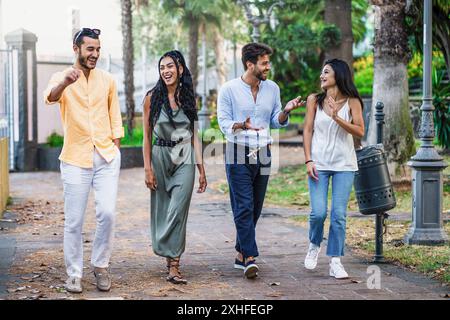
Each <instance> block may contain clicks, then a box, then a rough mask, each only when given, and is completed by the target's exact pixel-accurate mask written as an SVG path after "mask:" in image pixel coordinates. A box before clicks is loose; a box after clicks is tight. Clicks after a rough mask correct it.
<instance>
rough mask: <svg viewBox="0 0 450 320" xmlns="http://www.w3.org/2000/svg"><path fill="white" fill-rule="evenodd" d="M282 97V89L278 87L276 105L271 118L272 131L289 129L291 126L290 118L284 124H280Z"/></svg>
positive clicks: (276, 89)
mask: <svg viewBox="0 0 450 320" xmlns="http://www.w3.org/2000/svg"><path fill="white" fill-rule="evenodd" d="M281 112H282V111H281V97H280V88H279V87H278V86H276V88H275V103H274V105H273V109H272V114H271V116H270V127H271V128H272V129H280V128H284V127H287V126H288V125H289V117H288V118H287V120H286V121H285V122H283V123H280V114H281Z"/></svg>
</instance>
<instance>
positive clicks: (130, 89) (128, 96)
mask: <svg viewBox="0 0 450 320" xmlns="http://www.w3.org/2000/svg"><path fill="white" fill-rule="evenodd" d="M120 3H121V6H122V35H123V64H124V67H123V73H124V85H125V101H126V102H125V103H126V107H127V127H128V134H129V135H130V136H132V134H133V128H134V114H135V103H134V46H133V12H132V3H131V0H121V1H120Z"/></svg>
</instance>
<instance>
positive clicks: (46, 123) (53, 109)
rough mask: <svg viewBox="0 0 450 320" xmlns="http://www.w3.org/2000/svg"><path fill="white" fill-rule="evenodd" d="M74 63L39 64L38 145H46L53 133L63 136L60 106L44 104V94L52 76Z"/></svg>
mask: <svg viewBox="0 0 450 320" xmlns="http://www.w3.org/2000/svg"><path fill="white" fill-rule="evenodd" d="M71 65H72V63H69V62H68V63H65V62H41V61H40V62H38V64H37V74H38V77H37V79H38V80H37V93H38V99H37V100H38V143H46V142H47V137H48V136H49V135H51V134H52V133H53V132H56V133H58V134H59V135H63V133H64V132H63V127H62V124H61V115H60V112H59V104H56V105H52V106H47V105H46V104H45V103H44V96H43V94H42V93H43V92H44V90H45V89H46V88H47V85H48V82H49V81H50V78H51V76H52V75H53V74H54V73H56V72H59V71H63V70H65V69H67V68H68V67H70V66H71Z"/></svg>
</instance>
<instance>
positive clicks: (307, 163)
mask: <svg viewBox="0 0 450 320" xmlns="http://www.w3.org/2000/svg"><path fill="white" fill-rule="evenodd" d="M310 162H314V160H309V161H306V162H305V164H308V163H310Z"/></svg>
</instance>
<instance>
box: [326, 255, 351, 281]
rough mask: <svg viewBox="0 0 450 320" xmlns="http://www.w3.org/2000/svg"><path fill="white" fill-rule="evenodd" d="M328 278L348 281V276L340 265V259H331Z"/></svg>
mask: <svg viewBox="0 0 450 320" xmlns="http://www.w3.org/2000/svg"><path fill="white" fill-rule="evenodd" d="M330 277H335V278H336V279H348V274H347V272H346V271H345V269H344V266H343V265H342V263H341V259H339V258H332V259H331V262H330Z"/></svg>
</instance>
